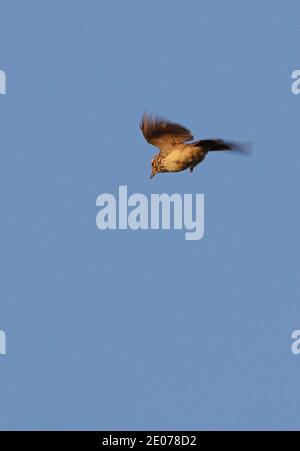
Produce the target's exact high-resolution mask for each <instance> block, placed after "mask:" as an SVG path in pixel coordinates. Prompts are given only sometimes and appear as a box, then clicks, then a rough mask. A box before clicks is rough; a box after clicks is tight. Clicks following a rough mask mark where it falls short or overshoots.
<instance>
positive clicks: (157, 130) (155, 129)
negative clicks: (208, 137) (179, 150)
mask: <svg viewBox="0 0 300 451" xmlns="http://www.w3.org/2000/svg"><path fill="white" fill-rule="evenodd" d="M140 128H141V130H142V132H143V135H144V137H145V139H146V140H147V141H148V143H150V144H153V146H156V147H158V148H159V149H160V151H161V152H168V151H171V150H172V147H173V146H174V145H176V144H180V143H184V142H186V141H190V140H191V139H193V135H192V134H191V132H190V131H189V130H188V129H187V128H185V127H183V126H182V125H180V124H176V123H174V122H169V121H168V120H166V119H163V118H161V117H157V116H156V117H153V116H148V115H147V114H146V113H145V114H144V115H143V117H142V121H141V123H140Z"/></svg>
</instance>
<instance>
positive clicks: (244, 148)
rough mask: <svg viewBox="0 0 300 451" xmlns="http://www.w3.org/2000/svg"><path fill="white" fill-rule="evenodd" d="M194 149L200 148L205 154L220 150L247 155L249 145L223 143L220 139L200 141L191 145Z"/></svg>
mask: <svg viewBox="0 0 300 451" xmlns="http://www.w3.org/2000/svg"><path fill="white" fill-rule="evenodd" d="M193 145H194V146H195V147H202V149H204V150H205V151H206V152H214V151H221V150H227V151H228V150H237V151H239V152H242V153H249V151H250V146H249V144H243V143H237V142H230V141H223V140H222V139H202V140H200V141H196V142H194V143H193Z"/></svg>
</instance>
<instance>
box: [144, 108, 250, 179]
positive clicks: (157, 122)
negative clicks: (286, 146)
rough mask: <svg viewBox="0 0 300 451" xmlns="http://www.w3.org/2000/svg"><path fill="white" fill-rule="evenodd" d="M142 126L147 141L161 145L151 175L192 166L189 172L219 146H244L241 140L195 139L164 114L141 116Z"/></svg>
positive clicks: (226, 148)
mask: <svg viewBox="0 0 300 451" xmlns="http://www.w3.org/2000/svg"><path fill="white" fill-rule="evenodd" d="M140 128H141V130H142V132H143V135H144V137H145V139H146V140H147V141H148V143H150V144H153V145H154V146H156V147H158V148H159V150H160V152H159V153H158V154H157V155H155V157H154V158H153V160H152V172H151V176H150V178H152V177H154V176H155V174H157V173H158V172H180V171H184V170H185V169H188V168H190V172H193V169H194V167H195V166H197V164H199V163H201V162H202V161H203V160H204V158H205V157H206V155H207V153H208V152H212V151H220V150H241V151H242V150H244V149H243V146H242V145H241V144H237V143H233V142H225V141H223V140H222V139H205V140H201V141H194V142H191V143H188V142H187V141H192V140H193V139H194V138H193V135H192V134H191V132H190V131H189V130H188V129H187V128H185V127H183V126H182V125H180V124H176V123H174V122H170V121H168V120H166V119H163V118H161V117H155V116H148V115H147V114H146V113H145V114H144V115H143V117H142V121H141V123H140Z"/></svg>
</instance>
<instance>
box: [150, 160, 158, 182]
mask: <svg viewBox="0 0 300 451" xmlns="http://www.w3.org/2000/svg"><path fill="white" fill-rule="evenodd" d="M151 166H152V170H151V175H150V179H152V177H154V176H155V175H156V174H157V173H158V172H160V164H159V161H158V159H157V157H154V158H153V160H152V161H151Z"/></svg>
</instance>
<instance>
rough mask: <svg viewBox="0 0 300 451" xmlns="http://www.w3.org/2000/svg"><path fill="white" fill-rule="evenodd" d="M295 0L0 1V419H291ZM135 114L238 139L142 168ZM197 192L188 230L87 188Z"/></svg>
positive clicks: (198, 133)
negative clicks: (160, 224)
mask: <svg viewBox="0 0 300 451" xmlns="http://www.w3.org/2000/svg"><path fill="white" fill-rule="evenodd" d="M299 13H300V4H299V2H297V1H292V0H290V1H286V2H282V1H272V2H271V1H266V0H264V1H262V2H256V3H253V4H250V3H249V2H246V1H240V0H228V1H227V2H222V1H221V0H219V1H217V0H214V1H211V0H209V1H208V0H201V1H196V0H187V1H186V2H182V1H179V0H178V1H177V0H176V1H174V0H172V1H171V0H165V1H164V2H159V1H158V0H153V1H151V2H146V1H137V0H129V1H127V2H123V1H117V0H115V1H111V2H108V1H101V2H100V1H96V0H90V1H89V2H82V1H79V0H72V1H71V0H63V1H61V0H60V1H58V0H55V1H51V2H50V1H45V2H37V1H33V0H28V1H26V2H17V1H16V0H10V1H1V4H0V69H2V70H5V72H6V74H7V95H6V96H1V97H0V118H1V137H0V143H1V165H0V202H1V218H2V219H1V222H0V240H1V241H0V243H1V244H0V247H1V253H0V265H1V271H0V274H1V284H0V329H1V330H4V331H5V332H6V336H7V355H6V356H0V398H1V406H0V428H1V429H66V428H67V429H102V430H105V429H111V430H114V429H123V430H126V429H128V430H138V429H140V430H143V429H148V430H151V429H153V430H164V429H167V430H193V429H194V430H202V429H210V430H211V429H225V430H227V429H299V424H300V423H299V402H300V394H299V388H298V387H299V377H300V357H298V356H294V355H293V354H292V353H291V350H290V347H291V339H290V336H291V333H292V331H293V330H294V329H299V328H300V307H299V280H298V279H299V222H300V221H299V219H300V218H299V208H298V205H299V162H300V158H299V149H298V146H299V108H300V96H294V95H292V93H291V83H292V80H291V73H292V72H293V71H294V70H295V69H299V68H300V67H299V65H300V61H299V55H300V53H299V52H300V49H299V31H300V28H299V20H298V18H299ZM145 109H147V110H148V111H150V112H153V113H159V114H161V115H164V116H166V117H168V118H170V119H172V120H175V121H179V122H181V123H183V124H184V125H186V126H188V127H189V128H190V129H191V130H192V131H193V133H194V135H195V137H196V138H198V139H200V138H208V137H215V136H220V137H222V138H227V139H236V140H240V141H247V142H252V155H251V157H242V156H236V155H228V154H220V153H215V154H211V155H209V157H208V158H207V159H206V161H205V162H204V163H203V164H201V165H200V166H199V167H198V168H196V169H195V171H194V173H193V175H190V174H189V173H188V172H182V173H180V174H165V175H160V176H159V175H158V176H157V177H155V178H154V179H153V180H151V181H150V180H149V175H150V162H151V158H152V156H153V154H154V153H155V149H154V148H151V147H150V146H149V145H148V144H147V143H146V142H145V141H144V139H143V137H142V135H141V133H140V131H139V128H138V124H139V120H140V117H141V115H142V113H143V111H144V110H145ZM119 185H127V186H128V191H129V193H143V194H145V195H147V196H149V195H150V194H151V193H161V192H166V193H170V194H171V193H174V192H179V193H182V194H183V193H204V195H205V236H204V238H203V239H202V240H200V241H185V240H184V237H183V232H182V231H135V232H134V231H104V232H103V231H100V230H98V229H97V228H96V226H95V218H96V214H97V208H96V206H95V202H96V197H97V196H98V195H99V194H101V193H112V194H116V193H117V190H118V187H119Z"/></svg>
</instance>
